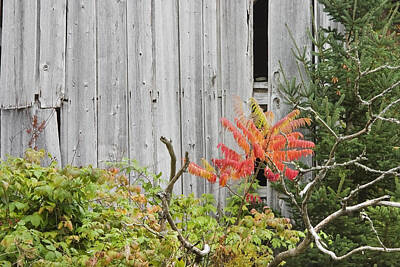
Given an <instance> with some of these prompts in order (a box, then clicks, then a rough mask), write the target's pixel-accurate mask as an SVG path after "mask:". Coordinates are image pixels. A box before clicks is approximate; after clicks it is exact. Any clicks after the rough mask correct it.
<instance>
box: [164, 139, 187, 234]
mask: <svg viewBox="0 0 400 267" xmlns="http://www.w3.org/2000/svg"><path fill="white" fill-rule="evenodd" d="M160 140H161V142H163V143H164V144H165V146H166V147H167V149H168V152H169V155H170V158H171V174H170V175H171V176H170V178H169V183H168V185H167V188H166V189H165V194H166V198H167V199H166V200H167V204H168V205H169V203H170V201H171V196H172V191H173V190H174V185H175V183H176V181H178V180H179V178H180V177H181V176H182V174H183V173H184V172H185V171H186V169H187V167H188V166H189V153H188V152H185V163H184V164H183V166H182V167H181V168H180V169H179V171H178V173H175V172H176V156H175V152H174V147H173V146H172V142H171V140H168V139H167V138H165V137H163V136H162V137H161V138H160ZM166 219H167V218H166V214H165V212H164V211H163V216H162V218H161V220H160V228H161V231H164V230H165V220H166Z"/></svg>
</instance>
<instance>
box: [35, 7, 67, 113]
mask: <svg viewBox="0 0 400 267" xmlns="http://www.w3.org/2000/svg"><path fill="white" fill-rule="evenodd" d="M66 12H67V7H66V0H58V1H51V0H43V1H40V42H39V44H40V47H39V49H40V59H39V90H40V104H41V107H42V108H49V107H60V106H61V101H62V98H63V96H64V91H65V40H66V20H67V17H66Z"/></svg>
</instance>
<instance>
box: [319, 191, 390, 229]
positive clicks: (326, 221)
mask: <svg viewBox="0 0 400 267" xmlns="http://www.w3.org/2000/svg"><path fill="white" fill-rule="evenodd" d="M385 199H390V196H387V195H386V196H382V197H378V198H374V199H370V200H366V201H364V202H362V203H359V204H357V205H354V206H349V207H343V208H342V209H340V210H337V211H335V212H334V213H332V214H330V215H329V216H327V217H326V218H325V219H323V220H322V221H321V222H320V223H318V224H317V226H316V227H315V231H317V232H319V231H320V230H321V229H322V228H324V227H325V226H326V225H328V224H329V223H331V222H332V221H333V220H335V219H336V218H338V217H340V216H342V215H345V214H349V213H352V212H355V211H359V210H361V209H364V208H366V207H370V206H376V205H383V204H381V202H382V201H383V200H385ZM384 202H387V201H384Z"/></svg>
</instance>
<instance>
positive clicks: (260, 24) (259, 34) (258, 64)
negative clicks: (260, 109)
mask: <svg viewBox="0 0 400 267" xmlns="http://www.w3.org/2000/svg"><path fill="white" fill-rule="evenodd" d="M267 56H268V0H257V1H255V4H254V6H253V61H254V62H253V68H254V69H253V71H254V81H256V82H265V81H267V77H268V59H267Z"/></svg>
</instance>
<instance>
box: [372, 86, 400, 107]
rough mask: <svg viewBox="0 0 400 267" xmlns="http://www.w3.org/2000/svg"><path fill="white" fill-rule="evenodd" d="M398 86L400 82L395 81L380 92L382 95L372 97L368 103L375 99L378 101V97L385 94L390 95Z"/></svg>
mask: <svg viewBox="0 0 400 267" xmlns="http://www.w3.org/2000/svg"><path fill="white" fill-rule="evenodd" d="M399 85H400V81H397V82H396V83H394V84H392V85H391V86H390V87H388V88H386V89H385V90H383V91H382V93H380V94H377V95H376V96H374V97H373V98H371V99H370V100H369V101H368V103H369V104H372V102H374V101H375V100H376V99H378V98H379V97H382V96H384V95H385V94H387V93H390V92H391V91H392V90H393V89H394V88H396V87H397V86H399Z"/></svg>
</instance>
